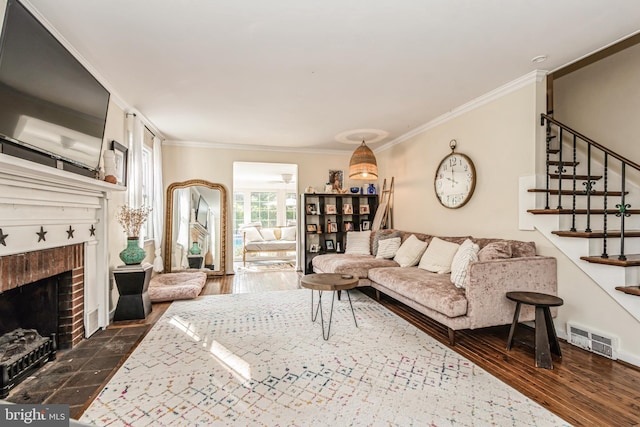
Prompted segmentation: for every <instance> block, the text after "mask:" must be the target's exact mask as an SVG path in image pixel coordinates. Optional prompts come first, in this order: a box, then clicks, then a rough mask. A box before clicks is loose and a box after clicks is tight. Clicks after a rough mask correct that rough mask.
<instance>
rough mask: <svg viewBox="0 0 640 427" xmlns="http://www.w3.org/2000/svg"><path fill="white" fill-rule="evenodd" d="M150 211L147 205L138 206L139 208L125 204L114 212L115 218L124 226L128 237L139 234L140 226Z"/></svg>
mask: <svg viewBox="0 0 640 427" xmlns="http://www.w3.org/2000/svg"><path fill="white" fill-rule="evenodd" d="M149 212H151V208H150V207H149V206H140V207H139V208H132V207H129V206H127V205H124V206H121V207H120V211H119V212H118V213H117V214H116V219H117V220H118V222H119V223H120V225H122V227H123V228H124V231H125V232H126V233H127V236H128V237H136V238H137V237H138V236H140V228H142V224H144V222H145V221H146V220H147V217H148V216H149Z"/></svg>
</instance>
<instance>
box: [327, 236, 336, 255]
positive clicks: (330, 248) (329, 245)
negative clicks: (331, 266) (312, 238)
mask: <svg viewBox="0 0 640 427" xmlns="http://www.w3.org/2000/svg"><path fill="white" fill-rule="evenodd" d="M324 246H325V248H326V249H327V251H331V252H333V251H335V250H336V247H335V246H334V244H333V240H331V239H327V240H325V241H324Z"/></svg>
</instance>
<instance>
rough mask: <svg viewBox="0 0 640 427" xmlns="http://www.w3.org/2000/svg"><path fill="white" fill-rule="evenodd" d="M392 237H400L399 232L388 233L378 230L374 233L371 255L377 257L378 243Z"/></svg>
mask: <svg viewBox="0 0 640 427" xmlns="http://www.w3.org/2000/svg"><path fill="white" fill-rule="evenodd" d="M394 237H400V231H398V230H396V231H391V232H389V231H388V230H378V231H376V232H375V233H373V242H372V243H371V253H372V254H373V255H378V247H379V245H380V241H381V240H385V239H393V238H394ZM401 241H402V240H401Z"/></svg>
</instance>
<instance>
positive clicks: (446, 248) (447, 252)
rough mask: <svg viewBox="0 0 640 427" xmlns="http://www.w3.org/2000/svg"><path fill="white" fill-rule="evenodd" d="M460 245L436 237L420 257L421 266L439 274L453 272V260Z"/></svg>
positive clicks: (419, 265)
mask: <svg viewBox="0 0 640 427" xmlns="http://www.w3.org/2000/svg"><path fill="white" fill-rule="evenodd" d="M459 247H460V245H458V244H457V243H452V242H447V241H445V240H442V239H439V238H437V237H434V238H433V239H431V243H429V246H427V250H426V251H424V254H423V255H422V257H421V258H420V264H418V267H419V268H422V269H423V270H428V271H431V272H434V273H438V274H445V273H449V272H451V262H452V261H453V257H454V256H455V254H456V252H458V248H459Z"/></svg>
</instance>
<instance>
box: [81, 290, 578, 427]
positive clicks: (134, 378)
mask: <svg viewBox="0 0 640 427" xmlns="http://www.w3.org/2000/svg"><path fill="white" fill-rule="evenodd" d="M328 295H330V294H327V296H328ZM351 295H352V299H353V306H354V310H355V313H356V317H357V320H358V326H359V327H356V326H355V325H354V322H353V317H352V315H351V310H350V308H349V303H348V300H346V299H344V300H343V301H337V300H336V306H335V307H334V317H333V325H332V327H331V336H330V338H329V340H328V341H324V340H323V339H322V332H321V329H320V324H319V323H317V322H316V323H312V322H311V295H310V291H309V290H308V289H302V290H295V291H279V292H269V293H260V294H237V295H216V296H203V297H198V298H197V299H195V300H190V301H176V302H174V303H173V304H172V305H171V306H170V307H169V309H168V310H167V311H166V313H165V314H164V315H163V316H162V318H161V319H160V320H158V322H157V323H156V325H155V326H154V327H153V329H152V330H151V331H150V332H149V333H148V335H147V336H146V337H145V338H144V340H143V341H142V342H141V343H140V345H139V346H138V347H137V349H136V350H135V351H134V352H133V353H132V355H131V356H130V357H129V358H128V359H127V360H126V362H125V363H124V365H123V366H122V367H121V368H120V369H119V370H118V372H117V373H116V374H115V375H114V377H113V378H112V379H111V381H110V382H109V383H108V384H107V386H106V387H105V388H104V389H103V390H102V391H101V392H100V394H99V395H98V397H97V398H96V399H95V400H94V401H93V402H92V403H91V405H90V406H89V408H88V409H87V410H86V411H85V413H84V415H83V416H82V418H81V421H83V422H87V423H92V424H96V425H100V426H110V425H113V426H120V425H132V426H134V427H136V426H146V425H154V426H156V425H184V426H187V425H188V426H195V425H201V426H205V425H211V424H216V425H223V424H226V425H252V426H253V425H263V426H278V425H280V426H289V425H297V426H310V425H313V426H325V425H326V426H336V425H340V426H342V425H353V426H370V425H392V426H411V425H414V426H425V425H433V426H452V425H453V426H490V425H493V426H518V427H520V426H566V425H569V424H567V423H566V422H564V421H563V420H561V419H560V418H558V417H557V416H555V415H554V414H552V413H551V412H549V411H547V410H546V409H544V408H543V407H541V406H540V405H538V404H537V403H535V402H534V401H532V400H531V399H529V398H527V397H525V396H524V395H522V394H521V393H519V392H518V391H516V390H515V389H513V388H511V387H510V386H508V385H506V384H504V383H502V382H501V381H499V380H498V379H496V378H495V377H493V376H491V375H490V374H488V373H487V372H486V371H484V370H483V369H481V368H479V367H478V366H476V365H475V364H473V363H472V362H470V361H469V360H467V359H465V358H464V357H462V356H460V355H459V354H457V353H456V352H455V351H453V350H451V349H449V348H447V347H445V346H444V345H442V344H440V343H439V342H437V341H436V340H434V339H433V338H431V337H429V336H428V335H427V334H425V333H424V332H422V331H420V330H418V329H417V328H415V327H414V326H412V325H411V324H409V323H408V322H407V321H405V320H403V319H402V318H400V317H398V316H397V315H395V314H394V313H392V312H390V311H389V310H387V309H386V308H384V307H383V306H381V305H380V304H378V303H377V302H375V301H374V300H372V299H370V298H368V297H366V296H365V295H363V294H361V293H359V292H357V291H356V292H352V293H351ZM327 302H330V300H329V301H325V303H327ZM328 308H329V304H326V305H325V310H326V311H325V313H326V314H328Z"/></svg>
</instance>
